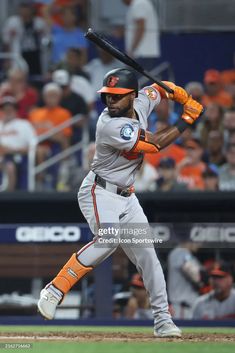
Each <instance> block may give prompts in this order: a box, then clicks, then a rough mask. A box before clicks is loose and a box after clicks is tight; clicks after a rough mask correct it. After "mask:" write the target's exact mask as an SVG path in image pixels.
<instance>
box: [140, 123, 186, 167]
mask: <svg viewBox="0 0 235 353" xmlns="http://www.w3.org/2000/svg"><path fill="white" fill-rule="evenodd" d="M167 126H169V124H168V123H166V122H165V121H161V120H158V121H157V123H156V130H158V131H160V130H161V129H164V128H165V127H167ZM187 130H188V129H187ZM185 132H186V131H185ZM185 156H186V153H185V150H184V148H183V147H181V146H178V145H177V144H175V143H172V144H171V145H170V146H167V147H166V148H164V149H163V150H162V151H161V153H146V154H145V160H146V161H147V162H148V163H149V164H151V165H152V166H154V167H155V168H157V167H158V165H159V161H160V159H161V158H163V157H170V158H173V159H174V161H175V162H176V164H177V163H179V162H181V161H182V160H183V159H184V158H185Z"/></svg>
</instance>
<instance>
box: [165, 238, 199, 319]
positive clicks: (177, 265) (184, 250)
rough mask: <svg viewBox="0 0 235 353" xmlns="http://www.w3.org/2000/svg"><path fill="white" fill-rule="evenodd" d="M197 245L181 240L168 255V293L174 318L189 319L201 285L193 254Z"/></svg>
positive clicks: (197, 247) (197, 263)
mask: <svg viewBox="0 0 235 353" xmlns="http://www.w3.org/2000/svg"><path fill="white" fill-rule="evenodd" d="M198 249H199V245H198V244H196V243H191V242H187V241H186V242H182V243H181V244H179V246H177V247H176V248H175V249H173V250H171V251H170V253H169V255H168V279H167V282H168V295H169V301H170V303H171V305H172V308H173V313H172V314H173V317H174V318H176V319H191V317H192V307H193V304H194V302H195V300H196V299H197V298H198V296H199V289H200V287H201V275H200V270H201V265H200V263H199V261H198V260H197V258H196V257H195V256H194V253H196V252H197V251H198Z"/></svg>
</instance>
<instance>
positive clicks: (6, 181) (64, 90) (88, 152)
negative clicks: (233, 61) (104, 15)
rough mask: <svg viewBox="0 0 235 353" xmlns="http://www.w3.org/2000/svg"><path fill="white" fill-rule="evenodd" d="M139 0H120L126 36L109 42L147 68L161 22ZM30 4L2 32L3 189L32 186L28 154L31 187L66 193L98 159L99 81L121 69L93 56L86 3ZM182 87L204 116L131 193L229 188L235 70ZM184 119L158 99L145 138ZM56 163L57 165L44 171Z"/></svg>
mask: <svg viewBox="0 0 235 353" xmlns="http://www.w3.org/2000/svg"><path fill="white" fill-rule="evenodd" d="M141 2H142V0H138V1H132V0H123V3H125V4H126V5H127V6H128V11H127V19H128V22H126V27H125V30H124V29H123V28H122V26H120V25H119V24H118V25H115V26H114V27H113V29H112V31H111V32H110V33H109V35H110V36H111V37H112V40H113V42H114V43H118V44H120V43H124V42H125V43H126V51H127V52H128V54H129V55H131V56H133V57H134V58H136V59H137V60H138V61H139V62H141V63H142V64H143V65H145V67H146V68H149V69H151V68H152V67H154V66H156V65H157V64H158V63H159V62H160V61H159V60H160V47H159V30H158V21H157V15H156V16H155V15H153V14H154V9H153V8H152V5H151V2H150V1H147V3H148V6H147V5H146V6H145V8H144V10H145V11H143V7H141V6H142V5H141ZM33 4H34V5H33ZM33 4H32V2H31V1H23V2H22V3H21V4H20V5H19V8H18V10H17V13H16V14H15V15H14V16H10V17H9V18H7V19H6V21H5V23H4V24H3V26H2V36H1V38H2V51H3V52H5V53H7V54H9V55H13V56H14V59H12V58H11V57H10V56H9V57H6V58H5V59H4V60H2V61H1V63H0V78H1V83H0V191H2V190H8V191H13V190H26V189H27V188H28V182H29V180H28V177H29V173H28V168H29V167H28V166H29V164H28V163H29V159H28V152H29V149H30V150H31V149H32V146H33V147H36V148H35V151H36V152H35V155H33V157H32V156H31V162H32V161H33V165H34V164H35V165H41V166H42V168H39V169H38V171H37V174H36V184H35V189H36V190H58V191H69V190H73V189H74V188H75V187H76V188H77V187H78V186H79V185H80V183H81V181H82V178H83V176H84V175H85V173H86V172H87V171H88V170H89V167H90V165H91V162H92V158H93V155H94V153H95V145H94V139H95V125H96V121H97V118H98V116H99V114H100V112H101V111H102V109H103V108H104V106H103V104H102V102H101V101H100V98H99V95H98V94H97V90H98V89H99V88H100V87H101V85H102V80H103V76H104V74H105V73H106V72H108V71H109V70H111V69H113V68H116V67H119V66H120V62H118V61H117V60H116V59H114V58H113V57H112V56H110V55H109V54H107V53H106V52H104V51H102V50H97V52H96V55H95V56H93V57H92V58H90V54H89V47H88V42H87V40H86V39H85V38H84V32H85V31H86V29H87V28H88V27H89V26H88V8H87V2H86V1H85V0H54V1H34V3H33ZM140 5H141V6H140ZM140 9H142V11H140ZM150 14H151V17H150ZM136 19H137V20H136ZM147 19H148V20H149V21H150V22H151V23H155V27H154V31H155V32H154V33H155V34H154V35H155V37H154V38H155V41H154V42H155V43H156V46H153V45H152V46H149V45H147V44H148V43H149V41H150V42H151V43H153V31H152V30H151V31H150V35H151V38H147V34H146V33H145V32H144V31H145V30H147V29H146V28H145V26H144V25H145V23H147ZM132 21H136V23H137V24H138V27H136V28H137V29H136V31H137V32H136V33H130V32H131V31H132V30H133V26H132V27H131V26H130V23H132ZM151 28H152V27H151ZM146 43H147V44H146ZM120 45H121V44H120ZM120 45H119V46H120ZM146 48H149V50H146ZM143 53H144V54H143ZM144 55H145V56H144ZM185 89H186V90H187V92H188V93H189V94H191V95H192V96H193V98H195V99H197V100H198V101H199V102H201V103H202V104H203V105H204V107H205V111H204V114H203V116H202V117H201V119H200V120H199V122H198V123H197V124H195V125H194V126H193V127H192V128H191V129H187V131H185V132H184V133H183V135H182V136H181V138H179V139H178V140H177V141H176V143H174V144H172V145H171V146H169V147H167V148H166V149H164V150H163V151H162V152H161V153H160V154H156V155H155V154H154V155H150V154H149V155H146V156H145V158H144V162H143V164H142V167H141V169H140V170H139V172H138V175H137V180H136V184H135V189H136V191H137V192H144V191H155V190H157V191H177V190H190V191H191V190H208V191H217V190H222V191H229V190H235V69H232V68H231V70H228V71H224V72H219V71H217V70H216V69H213V68H210V69H208V70H207V71H206V72H205V74H204V77H202V78H201V82H189V83H188V84H187V85H186V87H185ZM180 115H181V110H180V107H179V106H178V105H173V103H172V102H171V101H168V100H163V101H162V102H161V103H160V105H159V106H158V107H156V109H155V110H154V111H153V112H152V114H151V116H150V118H149V130H150V131H152V132H154V131H156V129H158V130H160V129H163V128H165V127H166V126H168V125H171V124H174V123H175V122H176V121H177V119H179V118H180ZM74 117H75V120H73V119H72V118H74ZM61 124H62V127H61V128H59V126H60V125H61ZM80 147H82V148H80ZM68 150H69V151H70V150H72V151H73V152H74V153H73V154H71V155H69V153H68V154H67V151H68ZM58 156H59V157H58ZM57 157H58V162H57V163H55V164H50V163H49V164H47V161H48V160H49V161H50V160H51V158H52V160H53V158H54V159H56V158H57ZM32 158H33V159H32ZM46 165H47V168H46V169H44V166H46Z"/></svg>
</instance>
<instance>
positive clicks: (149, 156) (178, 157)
mask: <svg viewBox="0 0 235 353" xmlns="http://www.w3.org/2000/svg"><path fill="white" fill-rule="evenodd" d="M185 155H186V152H185V149H184V148H182V147H180V146H178V145H176V144H172V145H169V146H168V147H166V148H164V149H163V150H162V151H161V152H160V153H146V154H145V160H146V161H147V162H148V163H150V164H152V165H153V166H154V167H157V166H158V164H159V161H160V159H162V158H165V157H171V158H173V159H174V160H175V163H176V164H177V163H179V162H180V161H182V159H184V158H185Z"/></svg>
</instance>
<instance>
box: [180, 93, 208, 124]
mask: <svg viewBox="0 0 235 353" xmlns="http://www.w3.org/2000/svg"><path fill="white" fill-rule="evenodd" d="M202 112H203V106H202V105H201V104H200V103H198V102H197V101H195V100H194V99H193V98H192V96H190V97H189V98H188V100H187V102H186V103H185V104H184V111H183V115H182V116H181V118H182V119H183V120H184V121H185V122H186V123H187V124H190V125H191V124H193V123H194V122H195V121H196V120H197V119H198V118H199V116H200V115H201V114H202Z"/></svg>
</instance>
